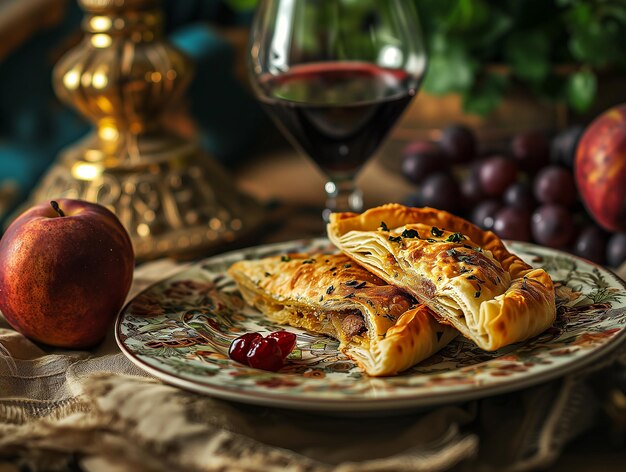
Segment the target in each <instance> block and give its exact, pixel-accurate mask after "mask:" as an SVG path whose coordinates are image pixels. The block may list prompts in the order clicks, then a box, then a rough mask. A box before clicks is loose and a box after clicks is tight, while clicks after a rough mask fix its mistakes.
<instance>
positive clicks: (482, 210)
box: [471, 200, 502, 230]
mask: <svg viewBox="0 0 626 472" xmlns="http://www.w3.org/2000/svg"><path fill="white" fill-rule="evenodd" d="M501 208H502V203H500V202H499V201H498V200H485V201H484V202H481V203H479V204H478V205H476V207H474V211H473V212H472V218H471V219H472V222H473V223H474V224H475V225H477V226H480V227H481V228H482V229H486V230H487V229H492V228H493V223H494V220H495V216H496V213H498V211H500V209H501Z"/></svg>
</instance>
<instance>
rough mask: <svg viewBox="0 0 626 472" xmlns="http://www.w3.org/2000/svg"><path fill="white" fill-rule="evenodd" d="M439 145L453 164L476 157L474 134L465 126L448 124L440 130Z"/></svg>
mask: <svg viewBox="0 0 626 472" xmlns="http://www.w3.org/2000/svg"><path fill="white" fill-rule="evenodd" d="M441 147H442V149H443V151H444V152H445V154H446V156H447V157H448V159H449V161H450V162H452V163H453V164H461V163H465V162H469V161H471V160H472V159H474V157H476V148H477V144H476V136H475V135H474V132H473V131H472V130H471V129H469V128H468V127H467V126H464V125H460V124H456V125H450V126H448V127H446V128H445V129H444V130H443V132H442V135H441Z"/></svg>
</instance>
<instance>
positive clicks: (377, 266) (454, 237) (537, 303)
mask: <svg viewBox="0 0 626 472" xmlns="http://www.w3.org/2000/svg"><path fill="white" fill-rule="evenodd" d="M327 229H328V236H329V237H330V240H331V241H332V242H333V243H334V244H335V245H336V246H337V247H338V248H339V249H340V250H341V251H342V252H343V253H344V254H346V255H348V256H350V258H352V259H353V260H355V261H356V262H358V263H359V264H362V265H363V266H364V267H365V268H366V269H367V270H369V271H371V272H373V273H375V274H376V275H378V276H379V277H381V278H382V279H383V280H385V281H386V282H387V283H389V284H393V285H395V286H397V287H399V288H402V289H404V290H406V291H408V292H409V293H411V294H413V295H414V296H415V297H416V298H417V299H418V300H419V301H420V302H422V303H423V304H425V305H427V306H428V307H430V308H431V309H432V310H433V311H434V312H435V314H436V316H437V317H438V318H439V320H440V321H441V322H443V323H448V324H450V325H452V326H454V327H455V328H457V329H458V330H459V331H460V332H461V333H462V334H463V335H464V336H466V337H467V338H469V339H471V340H473V341H474V342H475V343H476V344H477V345H478V346H480V347H481V348H482V349H484V350H487V351H493V350H495V349H498V348H500V347H502V346H506V345H508V344H511V343H514V342H517V341H522V340H524V339H527V338H530V337H532V336H535V335H537V334H539V333H541V332H542V331H544V330H545V329H546V328H548V327H549V326H550V325H552V324H553V323H554V320H555V317H556V307H555V295H554V286H553V283H552V280H551V279H550V276H549V275H548V274H547V273H546V272H545V271H544V270H543V269H533V268H532V267H530V266H529V265H528V264H526V263H525V262H524V261H522V260H521V259H520V258H519V257H518V256H516V255H514V254H511V253H510V252H509V251H508V250H507V249H506V247H505V246H504V244H503V243H502V241H501V240H500V239H499V238H498V237H497V236H496V235H495V234H494V233H492V232H491V231H483V230H481V229H480V228H478V227H477V226H475V225H473V224H471V223H469V222H468V221H466V220H464V219H462V218H459V217H456V216H454V215H451V214H450V213H447V212H445V211H440V210H435V209H432V208H408V207H404V206H402V205H397V204H389V205H384V206H381V207H378V208H373V209H370V210H368V211H366V212H364V213H362V214H360V215H359V214H355V213H335V214H332V215H331V219H330V223H329V224H328V227H327Z"/></svg>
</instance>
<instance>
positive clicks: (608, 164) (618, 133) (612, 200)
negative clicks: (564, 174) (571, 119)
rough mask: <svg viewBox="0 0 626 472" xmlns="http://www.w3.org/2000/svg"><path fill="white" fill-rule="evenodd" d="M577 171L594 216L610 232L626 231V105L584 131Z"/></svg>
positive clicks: (586, 200)
mask: <svg viewBox="0 0 626 472" xmlns="http://www.w3.org/2000/svg"><path fill="white" fill-rule="evenodd" d="M574 170H575V173H576V184H577V185H578V190H579V192H580V196H581V198H582V200H583V202H584V204H585V206H586V207H587V210H588V211H589V213H590V214H591V216H593V217H594V219H595V220H596V221H597V222H598V223H599V224H600V225H601V226H603V227H604V228H605V229H607V230H609V231H618V230H619V231H626V104H623V105H620V106H617V107H614V108H611V109H610V110H609V111H607V112H605V113H604V114H602V115H600V116H599V117H598V118H596V119H595V120H594V121H593V123H591V125H589V127H588V128H587V129H586V130H585V132H584V134H583V136H582V138H581V140H580V143H579V144H578V150H577V151H576V161H575V163H574Z"/></svg>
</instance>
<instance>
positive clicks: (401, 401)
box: [116, 239, 626, 413]
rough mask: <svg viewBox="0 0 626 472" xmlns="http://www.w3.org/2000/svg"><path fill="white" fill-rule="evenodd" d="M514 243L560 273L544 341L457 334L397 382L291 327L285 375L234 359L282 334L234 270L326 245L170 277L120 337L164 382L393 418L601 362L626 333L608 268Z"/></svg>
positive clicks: (129, 310) (145, 298)
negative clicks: (479, 341)
mask: <svg viewBox="0 0 626 472" xmlns="http://www.w3.org/2000/svg"><path fill="white" fill-rule="evenodd" d="M509 248H510V249H511V250H512V251H513V252H515V253H516V254H518V255H519V256H520V257H522V258H523V259H524V260H525V261H527V262H528V263H530V264H532V265H533V266H537V267H543V268H544V269H545V270H547V271H548V272H549V273H550V275H551V276H552V278H553V280H554V281H555V283H556V290H557V307H558V310H557V313H558V315H557V321H556V323H555V325H554V326H553V327H551V328H550V329H548V330H547V331H545V332H544V333H543V334H541V335H539V336H536V337H535V338H532V339H530V340H527V341H525V342H523V343H518V344H515V345H511V346H507V347H506V348H503V349H500V350H498V351H496V352H491V353H489V352H484V351H482V350H480V349H479V348H477V347H476V346H475V345H474V344H472V343H471V342H469V341H466V340H464V339H460V337H459V338H457V340H455V341H453V342H452V343H451V344H449V345H448V346H447V347H446V348H444V349H443V350H441V351H440V352H439V353H437V354H435V355H434V356H432V357H431V358H429V359H427V360H425V361H424V362H422V363H420V364H418V365H417V366H415V367H413V368H412V369H410V370H408V371H406V372H404V373H403V374H401V375H398V376H395V377H386V378H370V377H368V376H366V375H364V374H362V373H361V372H360V371H359V370H358V369H357V367H356V366H355V364H353V363H352V362H351V361H350V360H349V359H348V358H346V357H345V356H344V355H343V354H341V353H340V352H339V351H338V350H337V347H338V343H337V341H335V340H333V339H331V338H328V337H326V336H321V335H314V334H310V333H307V332H305V331H302V330H299V329H295V328H289V327H287V328H286V329H288V330H289V331H292V332H294V333H296V334H297V337H298V341H297V346H296V350H294V352H292V353H291V355H290V356H289V358H288V362H287V363H286V365H285V367H284V368H283V369H281V370H280V371H279V372H276V373H273V372H266V371H262V370H257V369H253V368H250V367H247V366H244V365H242V364H239V363H237V362H234V361H232V360H230V359H229V358H228V354H227V352H228V347H229V345H230V343H231V341H232V340H233V339H235V338H236V337H237V336H240V335H241V334H243V333H247V332H254V331H258V332H260V333H262V334H267V333H269V332H271V331H275V330H277V329H283V327H279V326H277V325H275V324H273V323H272V322H270V321H268V320H266V319H264V318H263V316H262V315H261V314H260V313H258V312H257V311H256V310H254V309H253V308H250V307H247V306H246V305H245V304H244V302H243V300H242V298H241V295H240V294H239V293H238V291H237V288H236V286H235V284H234V282H233V281H232V280H231V279H230V278H229V277H228V276H227V275H226V274H225V271H226V269H227V268H228V267H229V266H230V265H231V264H232V263H233V262H235V261H237V260H240V259H254V258H260V257H265V256H268V255H273V254H282V253H287V252H300V251H307V252H313V251H320V252H333V251H334V247H333V246H331V245H330V244H329V243H328V241H327V240H325V239H317V240H308V241H295V242H290V243H281V244H277V245H271V246H261V247H256V248H250V249H246V250H241V251H236V252H232V253H229V254H225V255H222V256H218V257H213V258H209V259H206V260H204V261H202V262H200V263H198V264H196V265H194V266H192V267H190V268H188V269H186V270H184V271H183V272H181V273H179V274H178V275H176V276H174V277H172V278H170V279H167V280H165V281H162V282H159V283H157V284H156V285H153V286H152V287H150V288H148V289H147V290H145V291H144V292H142V293H141V294H139V295H138V296H137V297H136V298H135V299H133V300H132V301H131V302H130V303H129V304H128V305H127V306H126V307H125V308H124V309H123V310H122V312H121V313H120V316H119V317H118V320H117V323H116V339H117V342H118V344H119V346H120V348H121V349H122V352H124V353H125V354H126V355H127V356H128V357H129V358H130V359H131V360H132V361H133V362H134V363H135V364H137V365H138V366H139V367H141V368H142V369H144V370H146V371H147V372H149V373H151V374H153V375H154V376H156V377H158V378H160V379H162V380H164V381H165V382H168V383H171V384H174V385H177V386H180V387H183V388H186V389H189V390H193V391H196V392H201V393H206V394H208V395H213V396H215V397H220V398H224V399H227V400H235V401H241V402H246V403H254V404H261V405H270V406H276V407H283V408H295V409H303V410H317V411H337V412H338V411H341V412H344V413H345V412H370V413H371V412H384V411H393V410H398V409H407V408H417V407H425V406H432V405H436V404H442V403H449V402H457V401H465V400H470V399H473V398H478V397H484V396H488V395H493V394H497V393H502V392H507V391H512V390H517V389H521V388H524V387H528V386H530V385H533V384H537V383H540V382H544V381H546V380H549V379H552V378H555V377H558V376H562V375H564V374H565V373H567V372H570V371H572V370H574V369H577V368H581V367H583V366H584V365H587V364H589V363H591V362H594V361H597V360H598V359H599V358H600V357H602V356H604V355H606V354H607V353H608V352H609V351H610V350H611V349H613V348H614V347H616V346H617V345H618V344H619V342H620V340H622V339H624V337H625V333H626V289H625V287H624V285H623V283H622V282H621V281H620V280H619V279H618V278H617V277H616V276H615V275H613V274H612V273H610V272H609V271H607V270H605V269H603V268H601V267H599V266H596V265H592V264H591V263H589V262H586V261H584V260H582V259H579V258H576V257H574V256H571V255H569V254H566V253H563V252H559V251H555V250H551V249H546V248H542V247H538V246H535V245H532V244H524V243H516V242H512V243H509Z"/></svg>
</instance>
